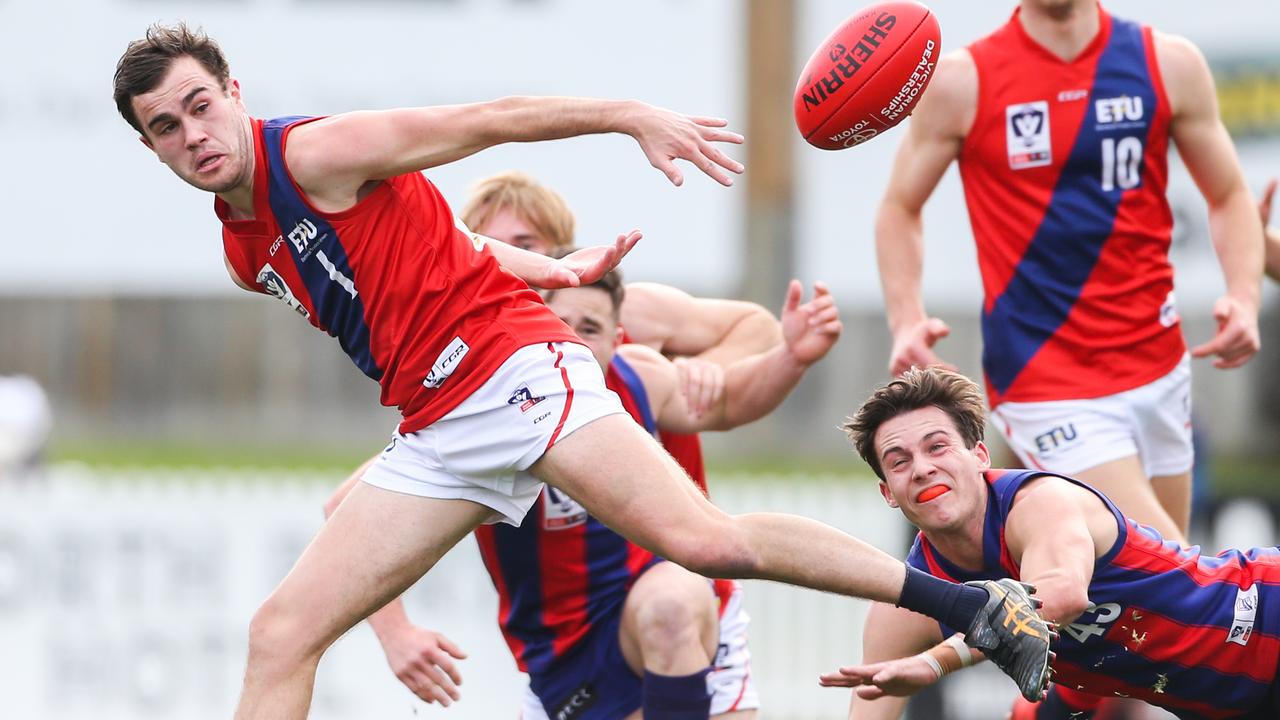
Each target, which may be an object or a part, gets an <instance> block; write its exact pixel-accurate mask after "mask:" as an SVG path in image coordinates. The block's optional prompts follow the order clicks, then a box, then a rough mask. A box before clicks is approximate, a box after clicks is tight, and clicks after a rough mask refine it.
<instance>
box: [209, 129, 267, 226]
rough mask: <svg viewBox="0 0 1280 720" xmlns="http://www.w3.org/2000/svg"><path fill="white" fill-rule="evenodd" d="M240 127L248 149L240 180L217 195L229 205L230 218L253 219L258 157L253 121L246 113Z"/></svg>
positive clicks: (243, 144) (244, 143) (244, 144)
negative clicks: (254, 183)
mask: <svg viewBox="0 0 1280 720" xmlns="http://www.w3.org/2000/svg"><path fill="white" fill-rule="evenodd" d="M242 129H243V131H244V141H243V143H242V147H245V148H248V150H247V153H246V154H247V157H246V159H245V164H244V169H243V170H242V172H241V175H242V177H241V181H240V182H239V183H238V184H237V185H236V186H235V187H234V188H232V189H230V190H228V191H226V192H220V193H218V194H217V195H218V197H220V198H222V200H223V202H225V203H226V204H227V205H228V206H230V207H231V218H230V219H232V220H253V219H254V217H255V216H254V210H253V178H254V173H255V171H256V170H257V167H256V164H257V162H258V158H257V153H256V152H255V151H254V141H253V121H252V120H251V119H250V118H249V116H248V115H245V117H244V127H243V128H242Z"/></svg>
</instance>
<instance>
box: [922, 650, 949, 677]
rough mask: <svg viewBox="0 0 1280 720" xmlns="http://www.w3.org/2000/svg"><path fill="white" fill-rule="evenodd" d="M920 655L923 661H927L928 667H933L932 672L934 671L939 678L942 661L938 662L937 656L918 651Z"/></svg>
mask: <svg viewBox="0 0 1280 720" xmlns="http://www.w3.org/2000/svg"><path fill="white" fill-rule="evenodd" d="M920 657H921V658H923V659H924V661H925V662H927V663H929V667H931V668H933V672H934V673H936V674H937V676H938V677H939V678H941V677H942V675H943V672H942V663H940V662H938V658H936V657H934V656H932V655H930V654H929V653H927V652H922V653H920Z"/></svg>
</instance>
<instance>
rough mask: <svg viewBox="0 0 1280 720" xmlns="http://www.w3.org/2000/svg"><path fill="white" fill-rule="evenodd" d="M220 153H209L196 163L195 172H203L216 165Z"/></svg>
mask: <svg viewBox="0 0 1280 720" xmlns="http://www.w3.org/2000/svg"><path fill="white" fill-rule="evenodd" d="M222 158H223V156H222V155H210V156H209V157H207V158H205V159H203V160H201V161H200V162H198V163H196V172H205V171H207V170H210V169H212V168H213V167H214V166H216V165H217V164H218V163H219V162H220V161H221V160H222Z"/></svg>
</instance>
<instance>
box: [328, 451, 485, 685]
mask: <svg viewBox="0 0 1280 720" xmlns="http://www.w3.org/2000/svg"><path fill="white" fill-rule="evenodd" d="M376 459H377V458H376V456H375V457H373V458H370V459H369V460H367V461H365V463H364V464H363V465H361V466H360V467H359V468H358V469H357V470H356V471H355V472H354V473H352V474H351V476H350V477H348V478H347V479H346V480H344V481H343V483H342V484H341V485H339V486H338V489H337V490H335V491H334V492H333V494H332V495H331V496H329V499H328V500H326V501H325V504H324V516H325V518H326V519H327V518H328V517H329V516H331V515H333V513H334V512H335V511H336V510H337V509H338V507H339V506H340V505H341V504H342V500H343V498H345V497H346V496H347V494H348V493H350V492H351V488H353V487H355V485H356V483H358V482H360V477H361V476H362V475H364V471H365V470H367V469H368V468H369V466H370V465H372V464H373V462H374V460H376ZM369 626H370V627H372V628H373V632H374V634H375V635H376V636H377V637H378V643H379V644H381V645H382V650H383V652H385V653H386V656H387V664H388V665H390V666H391V670H392V672H394V673H395V675H396V677H397V678H399V679H400V682H402V683H404V685H405V687H407V688H409V690H410V691H411V692H413V694H414V695H417V696H418V697H419V698H421V699H422V700H423V701H424V702H427V703H433V702H438V703H440V704H441V705H442V706H444V707H449V706H450V705H451V704H453V703H454V702H456V701H458V700H460V699H461V698H462V694H461V693H460V692H459V691H458V686H459V685H461V684H462V673H461V672H460V671H459V670H458V666H457V665H456V664H455V663H454V660H455V659H456V660H464V659H466V657H467V654H466V653H465V652H463V651H462V649H461V648H459V647H458V646H457V645H455V644H454V642H453V641H452V640H450V639H449V638H447V637H445V636H444V635H443V634H442V633H437V632H433V631H431V630H427V629H426V628H421V627H418V626H417V625H414V624H413V623H412V622H411V621H410V620H409V615H408V613H406V612H405V609H404V603H403V602H402V601H401V600H400V598H396V599H394V600H392V601H391V602H389V603H387V604H386V606H384V607H383V608H382V609H381V610H378V611H377V612H375V613H374V614H372V615H370V616H369Z"/></svg>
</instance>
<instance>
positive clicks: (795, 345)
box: [782, 280, 844, 365]
mask: <svg viewBox="0 0 1280 720" xmlns="http://www.w3.org/2000/svg"><path fill="white" fill-rule="evenodd" d="M803 296H804V286H803V285H801V284H800V281H799V280H792V281H791V284H790V285H788V286H787V298H786V300H785V301H784V302H783V305H782V339H783V341H784V342H786V344H787V350H788V351H789V352H790V353H791V356H792V357H794V358H795V359H796V360H798V361H799V362H801V363H804V364H805V365H812V364H813V363H815V362H817V361H818V360H821V359H822V357H823V356H824V355H826V354H827V351H829V350H830V349H831V347H832V346H833V345H835V344H836V340H839V339H840V333H841V331H842V330H844V325H842V324H841V323H840V311H839V310H838V309H837V308H836V301H835V298H833V297H831V290H830V289H828V288H827V284H826V283H824V282H821V281H818V282H815V283H814V284H813V299H812V300H810V301H809V302H807V303H804V304H803V305H802V304H801V303H800V300H801V299H802V297H803Z"/></svg>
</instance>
